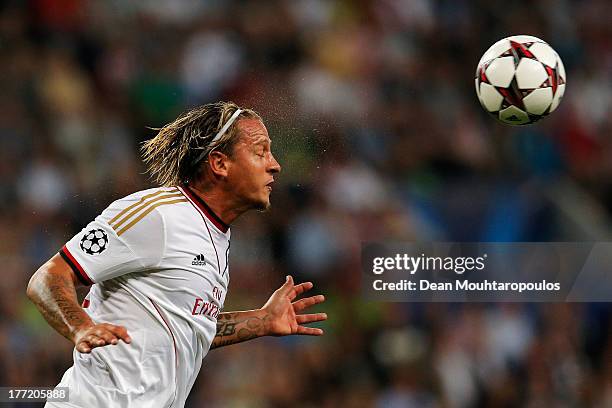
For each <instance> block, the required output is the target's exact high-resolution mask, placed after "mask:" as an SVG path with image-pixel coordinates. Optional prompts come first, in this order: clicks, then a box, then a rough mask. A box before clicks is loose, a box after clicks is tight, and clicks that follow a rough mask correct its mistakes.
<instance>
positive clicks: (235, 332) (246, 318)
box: [210, 312, 267, 349]
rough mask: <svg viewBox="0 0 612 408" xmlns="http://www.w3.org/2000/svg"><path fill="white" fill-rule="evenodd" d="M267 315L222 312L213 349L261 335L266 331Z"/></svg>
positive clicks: (218, 319) (218, 320)
mask: <svg viewBox="0 0 612 408" xmlns="http://www.w3.org/2000/svg"><path fill="white" fill-rule="evenodd" d="M266 320H267V315H264V316H256V315H254V314H253V313H251V312H230V313H221V314H219V317H218V318H217V333H216V334H215V338H214V340H213V344H212V345H211V347H210V348H211V349H213V348H218V347H223V346H228V345H230V344H236V343H241V342H243V341H247V340H251V339H254V338H257V337H261V336H263V335H264V333H265V324H266Z"/></svg>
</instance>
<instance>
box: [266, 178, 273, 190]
mask: <svg viewBox="0 0 612 408" xmlns="http://www.w3.org/2000/svg"><path fill="white" fill-rule="evenodd" d="M272 184H274V180H272V181H270V182H269V183H268V184H266V188H267V189H268V190H270V191H272Z"/></svg>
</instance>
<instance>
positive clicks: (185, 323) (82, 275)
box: [27, 102, 327, 407]
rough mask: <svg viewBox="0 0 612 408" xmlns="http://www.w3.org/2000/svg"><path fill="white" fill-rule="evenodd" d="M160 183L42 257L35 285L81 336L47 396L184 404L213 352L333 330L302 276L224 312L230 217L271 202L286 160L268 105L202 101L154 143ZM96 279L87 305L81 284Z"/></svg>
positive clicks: (68, 328)
mask: <svg viewBox="0 0 612 408" xmlns="http://www.w3.org/2000/svg"><path fill="white" fill-rule="evenodd" d="M143 156H144V161H145V163H146V164H147V165H148V168H149V172H150V173H151V174H152V176H153V177H154V178H155V179H156V180H157V181H158V182H159V184H160V185H161V187H159V188H153V189H150V190H145V191H140V192H137V193H134V194H132V195H129V196H127V197H125V198H122V199H119V200H117V201H115V202H114V203H112V204H111V205H110V206H109V207H108V208H107V209H106V210H104V211H103V212H102V214H101V215H99V216H98V217H96V219H95V220H94V221H93V222H91V223H90V224H89V225H87V226H86V227H85V228H84V229H83V230H82V231H81V232H80V233H78V234H77V235H75V236H74V237H73V238H72V239H71V240H70V241H68V243H67V244H66V245H65V246H64V247H63V248H62V249H61V250H60V252H59V254H57V255H55V256H54V257H52V258H51V259H50V260H49V261H48V262H47V263H45V264H44V265H43V266H41V267H40V268H39V269H38V271H36V273H35V274H34V276H32V279H31V280H30V283H29V284H28V291H27V292H28V296H29V297H30V299H31V300H32V301H33V302H34V303H35V304H36V306H37V307H38V309H39V310H40V312H41V313H42V315H43V316H44V317H45V319H46V320H47V322H48V323H49V324H50V325H51V326H52V327H53V328H54V329H55V330H57V331H58V332H59V333H60V334H62V335H63V336H64V337H66V338H67V339H69V340H70V341H72V342H73V343H74V345H75V349H74V353H73V357H74V365H73V366H72V367H71V368H69V369H68V370H67V371H66V373H65V374H64V376H63V378H62V380H61V382H60V384H59V386H62V387H68V388H69V395H70V402H69V403H62V404H58V403H56V404H53V403H50V402H49V403H47V406H48V407H51V406H53V407H55V406H57V407H59V406H61V407H182V406H184V405H185V400H186V399H187V396H188V394H189V391H190V389H191V387H192V386H193V383H194V381H195V379H196V376H197V374H198V371H199V369H200V366H201V364H202V363H201V362H202V358H203V357H204V356H205V355H206V354H207V353H208V350H209V349H211V348H215V347H221V346H225V345H228V344H234V343H238V342H241V341H245V340H249V339H253V338H255V337H260V336H266V335H271V336H282V335H289V334H305V335H314V336H319V335H321V334H323V331H322V330H321V329H318V328H311V327H306V326H304V324H306V323H311V322H317V321H321V320H325V319H326V318H327V316H326V315H325V313H312V314H302V313H301V312H302V311H303V310H304V309H306V308H308V307H310V306H312V305H315V304H317V303H320V302H322V301H323V300H324V298H323V296H322V295H317V296H311V297H306V298H303V299H301V300H296V297H297V296H299V295H301V294H302V293H304V292H305V291H307V290H309V289H311V288H312V283H310V282H305V283H301V284H299V285H296V284H294V282H293V279H292V277H291V276H288V277H287V279H286V281H285V283H284V284H283V285H282V286H281V287H280V288H279V289H278V290H276V291H275V292H274V293H273V294H272V296H271V297H270V299H269V300H268V301H267V302H266V304H265V305H264V306H263V307H262V308H261V309H256V310H249V311H241V312H229V313H223V312H221V310H222V308H223V302H224V300H225V296H226V294H227V288H228V283H229V276H230V275H229V271H228V252H229V247H230V228H229V224H231V222H232V221H234V220H235V219H236V218H237V217H238V216H240V215H241V214H242V213H244V212H245V211H248V210H250V209H259V210H263V209H266V208H268V207H269V205H270V193H271V191H272V184H273V182H274V175H275V174H276V173H278V172H279V171H280V165H279V164H278V162H277V161H276V159H275V158H274V156H273V155H272V152H271V150H270V138H269V136H268V132H267V130H266V127H265V126H264V124H263V123H262V120H261V118H260V117H259V115H258V114H257V113H255V112H254V111H252V110H250V109H242V108H239V107H238V106H236V105H235V104H233V103H229V102H221V103H214V104H208V105H204V106H201V107H199V108H196V109H193V110H191V111H189V112H187V113H185V114H183V115H182V116H180V117H179V118H178V119H176V120H175V121H174V122H172V123H170V124H168V125H166V126H164V127H163V128H162V129H161V130H160V131H159V133H158V134H157V136H156V137H154V138H153V139H151V140H149V141H148V142H146V143H145V145H144V146H143ZM79 283H82V284H85V285H91V289H90V291H89V293H88V295H87V296H86V298H85V300H84V302H83V305H82V307H81V306H80V305H79V304H78V302H77V294H76V291H75V286H76V285H78V284H79Z"/></svg>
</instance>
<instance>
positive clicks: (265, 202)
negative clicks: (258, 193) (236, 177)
mask: <svg viewBox="0 0 612 408" xmlns="http://www.w3.org/2000/svg"><path fill="white" fill-rule="evenodd" d="M270 206H271V204H270V195H269V193H268V194H266V195H265V197H262V198H261V199H259V200H257V201H256V202H255V205H254V207H255V209H256V210H257V211H267V210H269V209H270Z"/></svg>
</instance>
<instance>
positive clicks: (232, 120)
mask: <svg viewBox="0 0 612 408" xmlns="http://www.w3.org/2000/svg"><path fill="white" fill-rule="evenodd" d="M241 113H242V109H240V108H238V109H236V112H234V114H233V115H232V116H231V117H230V118H229V120H228V121H227V122H225V125H223V127H222V128H221V129H220V130H219V131H218V132H217V134H216V135H215V137H213V140H211V141H210V143H209V144H208V147H210V146H211V145H212V144H213V143H215V142H216V141H217V140H219V139H221V136H223V134H224V133H225V132H227V129H229V127H230V126H232V123H234V122H235V121H236V118H237V117H238V116H239V115H240V114H241ZM208 153H210V152H209V151H208V148H206V149H204V150H203V151H202V153H200V155H199V156H198V157H197V158H196V159H195V160H194V161H193V164H196V163H199V162H200V160H202V159H203V158H204V156H206V155H207V154H208Z"/></svg>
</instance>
